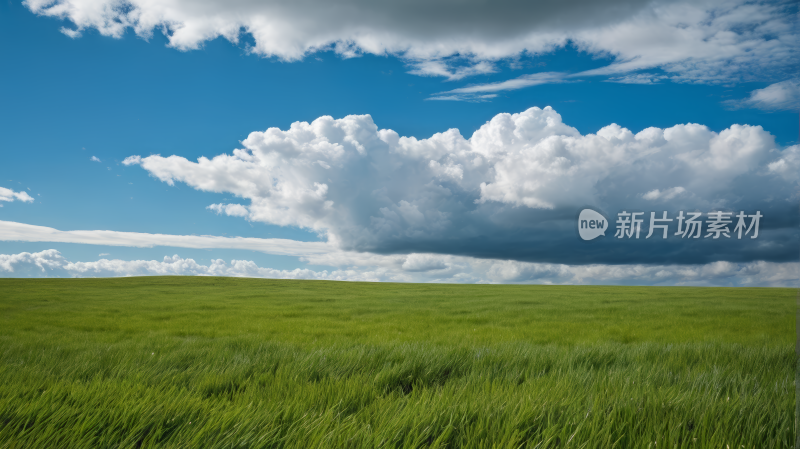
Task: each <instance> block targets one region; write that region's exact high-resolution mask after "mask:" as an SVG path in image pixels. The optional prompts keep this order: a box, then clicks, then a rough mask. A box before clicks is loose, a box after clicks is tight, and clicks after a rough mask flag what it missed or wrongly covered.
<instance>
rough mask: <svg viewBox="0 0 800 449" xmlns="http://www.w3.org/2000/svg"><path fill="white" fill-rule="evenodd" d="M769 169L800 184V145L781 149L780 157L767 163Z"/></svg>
mask: <svg viewBox="0 0 800 449" xmlns="http://www.w3.org/2000/svg"><path fill="white" fill-rule="evenodd" d="M767 169H768V170H769V171H770V172H771V173H775V174H777V175H779V176H781V177H782V178H783V179H785V180H787V181H789V182H793V183H795V184H796V185H798V184H800V145H794V146H791V147H789V148H786V149H785V150H783V151H781V152H780V158H779V159H778V160H776V161H774V162H771V163H770V164H769V165H767ZM798 187H800V185H798Z"/></svg>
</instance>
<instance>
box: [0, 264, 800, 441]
mask: <svg viewBox="0 0 800 449" xmlns="http://www.w3.org/2000/svg"><path fill="white" fill-rule="evenodd" d="M796 301H797V290H795V289H775V288H690V287H604V286H522V285H436V284H433V285H432V284H386V283H380V284H379V283H347V282H324V281H287V280H258V279H235V278H209V277H205V278H202V277H142V278H117V279H0V448H39V447H41V448H144V447H147V448H194V447H213V448H262V447H263V448H378V447H382V448H417V447H437V448H444V447H449V448H456V447H474V448H541V449H544V448H567V447H569V448H611V447H617V448H731V449H734V448H742V447H744V448H789V447H794V443H795V438H796V429H795V405H796V402H795V391H796V382H795V370H796V367H797V364H796V362H797V359H796V355H795V338H796V334H795V319H796V310H797V307H796Z"/></svg>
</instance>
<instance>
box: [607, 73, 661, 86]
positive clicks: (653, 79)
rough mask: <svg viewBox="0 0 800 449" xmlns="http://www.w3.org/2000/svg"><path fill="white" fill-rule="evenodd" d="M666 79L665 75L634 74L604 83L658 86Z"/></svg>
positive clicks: (614, 78) (612, 78) (610, 79)
mask: <svg viewBox="0 0 800 449" xmlns="http://www.w3.org/2000/svg"><path fill="white" fill-rule="evenodd" d="M664 79H667V76H665V75H653V74H652V73H636V74H633V75H625V76H616V77H611V78H609V79H607V80H605V81H606V82H609V83H619V84H658V82H659V81H662V80H664Z"/></svg>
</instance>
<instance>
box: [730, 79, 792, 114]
mask: <svg viewBox="0 0 800 449" xmlns="http://www.w3.org/2000/svg"><path fill="white" fill-rule="evenodd" d="M725 104H726V105H727V106H729V107H732V108H737V109H738V108H755V109H761V110H764V111H800V79H791V80H786V81H782V82H780V83H775V84H771V85H769V86H767V87H765V88H763V89H756V90H754V91H752V92H750V97H748V98H745V99H744V100H728V101H726V102H725Z"/></svg>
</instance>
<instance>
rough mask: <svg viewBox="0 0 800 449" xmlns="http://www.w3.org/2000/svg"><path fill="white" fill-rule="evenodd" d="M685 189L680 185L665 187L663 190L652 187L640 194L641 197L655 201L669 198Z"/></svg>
mask: <svg viewBox="0 0 800 449" xmlns="http://www.w3.org/2000/svg"><path fill="white" fill-rule="evenodd" d="M685 191H686V189H684V188H683V187H680V186H678V187H672V188H671V189H665V190H663V191H661V190H658V189H653V190H651V191H649V192H647V193H645V194H644V195H642V198H644V199H646V200H650V201H655V200H658V199H662V200H671V199H673V198H675V197H676V196H678V195H680V194H681V193H683V192H685Z"/></svg>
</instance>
